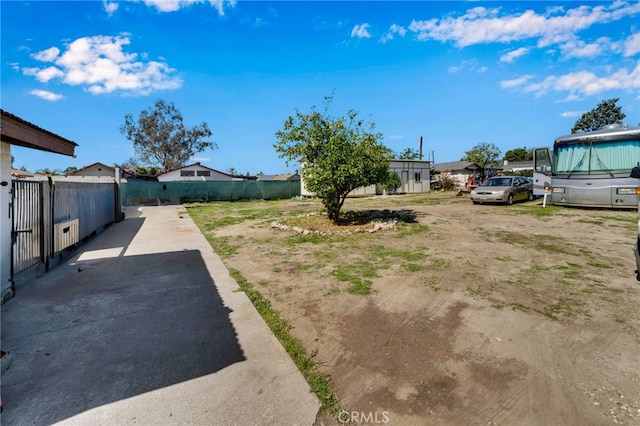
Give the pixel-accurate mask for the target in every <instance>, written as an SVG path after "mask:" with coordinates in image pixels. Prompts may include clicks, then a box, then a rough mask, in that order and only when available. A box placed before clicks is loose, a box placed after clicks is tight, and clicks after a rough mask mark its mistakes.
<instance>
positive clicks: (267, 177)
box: [258, 173, 300, 180]
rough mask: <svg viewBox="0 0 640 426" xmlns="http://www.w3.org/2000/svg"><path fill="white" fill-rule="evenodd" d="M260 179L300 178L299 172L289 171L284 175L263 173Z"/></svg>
mask: <svg viewBox="0 0 640 426" xmlns="http://www.w3.org/2000/svg"><path fill="white" fill-rule="evenodd" d="M258 180H300V175H299V174H298V173H287V174H283V175H261V176H258Z"/></svg>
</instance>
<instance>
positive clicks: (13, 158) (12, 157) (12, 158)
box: [11, 155, 16, 168]
mask: <svg viewBox="0 0 640 426" xmlns="http://www.w3.org/2000/svg"><path fill="white" fill-rule="evenodd" d="M15 159H16V157H14V156H13V155H11V168H13V161H14V160H15Z"/></svg>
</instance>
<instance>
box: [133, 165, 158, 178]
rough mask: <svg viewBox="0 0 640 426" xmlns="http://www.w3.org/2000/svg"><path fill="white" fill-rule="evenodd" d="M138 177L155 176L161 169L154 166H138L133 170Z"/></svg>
mask: <svg viewBox="0 0 640 426" xmlns="http://www.w3.org/2000/svg"><path fill="white" fill-rule="evenodd" d="M133 170H134V171H135V172H136V174H137V175H138V176H155V175H156V174H158V172H159V169H158V168H157V167H154V166H146V167H145V166H136V167H134V168H133Z"/></svg>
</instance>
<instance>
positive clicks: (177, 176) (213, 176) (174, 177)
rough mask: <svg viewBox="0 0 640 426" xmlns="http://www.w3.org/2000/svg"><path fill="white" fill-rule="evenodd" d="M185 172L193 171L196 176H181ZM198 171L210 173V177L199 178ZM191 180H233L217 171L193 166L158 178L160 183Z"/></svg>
mask: <svg viewBox="0 0 640 426" xmlns="http://www.w3.org/2000/svg"><path fill="white" fill-rule="evenodd" d="M183 171H193V172H194V175H195V176H181V172H183ZM198 171H200V172H207V171H208V172H209V173H210V176H198ZM189 180H198V181H204V180H229V181H230V180H232V178H231V176H229V175H226V174H224V173H220V172H217V171H215V170H211V169H208V168H206V167H202V166H198V165H193V166H190V167H185V168H182V169H180V170H173V171H171V172H167V173H164V174H161V175H160V176H158V182H177V181H189Z"/></svg>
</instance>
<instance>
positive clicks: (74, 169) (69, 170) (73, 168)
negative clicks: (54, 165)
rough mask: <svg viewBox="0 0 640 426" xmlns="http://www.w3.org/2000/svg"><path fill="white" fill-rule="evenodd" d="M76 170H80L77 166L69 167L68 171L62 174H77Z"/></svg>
mask: <svg viewBox="0 0 640 426" xmlns="http://www.w3.org/2000/svg"><path fill="white" fill-rule="evenodd" d="M76 170H78V168H77V167H75V166H69V167H67V168H66V169H64V171H63V172H62V174H65V175H68V174H69V173H73V172H75V171H76Z"/></svg>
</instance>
